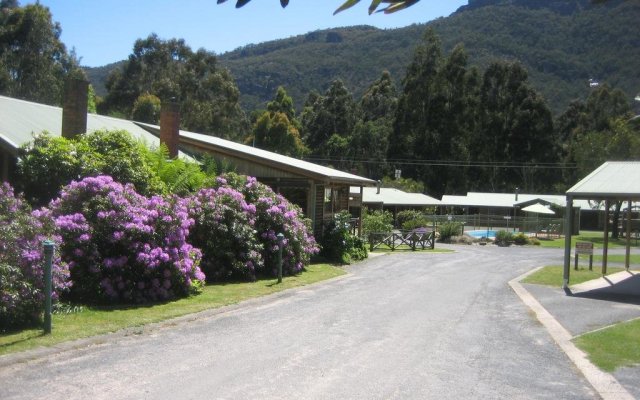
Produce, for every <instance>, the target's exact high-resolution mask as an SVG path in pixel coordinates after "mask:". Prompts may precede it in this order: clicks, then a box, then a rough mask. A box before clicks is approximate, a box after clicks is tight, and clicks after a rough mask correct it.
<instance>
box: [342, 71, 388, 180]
mask: <svg viewBox="0 0 640 400" xmlns="http://www.w3.org/2000/svg"><path fill="white" fill-rule="evenodd" d="M397 104H398V95H397V92H396V88H395V85H394V83H393V80H392V79H391V75H390V74H389V72H388V71H384V72H383V73H382V76H381V77H380V78H379V79H378V80H376V81H375V82H373V83H372V84H371V86H369V88H368V89H367V91H366V92H365V93H364V95H363V96H362V99H361V100H360V105H359V106H360V107H359V112H360V119H359V120H358V121H357V122H356V125H355V127H354V129H353V132H352V134H351V138H350V141H349V142H350V143H349V149H348V155H349V157H350V158H351V159H352V160H354V161H355V165H354V166H355V167H356V168H357V169H358V171H359V172H360V173H361V174H362V175H364V176H368V177H372V178H377V179H379V178H382V177H383V176H384V173H385V169H386V167H387V165H386V162H385V161H386V158H387V152H388V148H389V136H390V135H391V132H392V129H393V117H394V116H395V111H396V107H397Z"/></svg>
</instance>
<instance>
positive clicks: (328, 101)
mask: <svg viewBox="0 0 640 400" xmlns="http://www.w3.org/2000/svg"><path fill="white" fill-rule="evenodd" d="M313 100H315V101H314V102H313V104H310V105H308V106H307V107H305V110H304V111H303V114H302V115H301V120H302V124H303V125H302V129H303V140H304V143H305V145H306V146H307V147H308V148H309V149H310V151H311V155H312V156H314V157H323V158H332V157H334V156H338V158H340V159H344V158H346V155H347V150H348V138H349V137H350V135H351V132H352V131H353V127H354V126H355V123H356V109H357V105H356V103H355V101H354V100H353V96H352V95H351V92H349V90H348V89H347V88H346V87H345V85H344V83H343V82H342V81H341V80H339V79H338V80H335V81H333V82H332V83H331V86H330V87H329V88H328V89H327V91H326V92H325V94H324V95H321V96H317V97H315V96H314V97H313ZM334 161H335V160H334Z"/></svg>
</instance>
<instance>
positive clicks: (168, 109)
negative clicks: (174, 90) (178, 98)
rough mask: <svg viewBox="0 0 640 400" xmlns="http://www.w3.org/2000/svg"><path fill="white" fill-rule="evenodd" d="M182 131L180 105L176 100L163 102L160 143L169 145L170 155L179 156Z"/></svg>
mask: <svg viewBox="0 0 640 400" xmlns="http://www.w3.org/2000/svg"><path fill="white" fill-rule="evenodd" d="M179 131H180V105H179V104H178V103H176V102H174V101H168V102H163V103H162V106H161V108H160V144H163V143H164V145H165V146H167V149H169V157H170V158H176V157H178V144H179V140H180V139H179V136H178V135H179Z"/></svg>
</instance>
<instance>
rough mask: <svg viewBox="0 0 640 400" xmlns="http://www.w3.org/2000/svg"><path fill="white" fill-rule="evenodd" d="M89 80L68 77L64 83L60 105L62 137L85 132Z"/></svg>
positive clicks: (72, 136)
mask: <svg viewBox="0 0 640 400" xmlns="http://www.w3.org/2000/svg"><path fill="white" fill-rule="evenodd" d="M88 99H89V82H87V81H85V80H84V79H77V78H72V79H68V80H67V81H66V82H65V84H64V104H63V107H62V137H65V138H68V139H71V138H74V137H76V136H78V135H80V134H83V133H86V132H87V101H88Z"/></svg>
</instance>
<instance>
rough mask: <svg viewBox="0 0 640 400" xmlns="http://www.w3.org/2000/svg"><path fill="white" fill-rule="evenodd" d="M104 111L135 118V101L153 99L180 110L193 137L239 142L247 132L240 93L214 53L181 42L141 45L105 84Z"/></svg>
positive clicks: (154, 41) (151, 40)
mask: <svg viewBox="0 0 640 400" xmlns="http://www.w3.org/2000/svg"><path fill="white" fill-rule="evenodd" d="M106 87H107V90H108V94H107V96H106V98H105V104H104V110H103V111H107V112H113V111H119V112H122V113H124V114H126V115H130V114H131V111H132V109H133V107H134V103H135V101H136V99H138V97H139V96H140V95H142V94H145V93H150V94H153V95H154V96H157V97H158V98H159V99H161V100H162V101H168V100H170V99H175V100H176V101H178V102H180V104H181V110H180V112H181V126H182V128H184V129H187V130H191V131H194V132H200V133H208V134H215V135H216V136H220V137H223V138H227V139H239V138H240V137H241V136H242V134H243V132H244V131H246V129H247V121H246V117H245V115H244V112H243V111H242V109H241V108H240V104H239V96H240V93H239V91H238V88H237V87H236V85H235V82H234V81H233V78H232V77H231V75H230V74H229V72H228V71H227V70H226V69H224V68H221V67H219V66H218V61H217V59H216V57H215V55H214V54H213V53H210V52H207V51H205V50H204V49H199V50H198V51H196V52H193V51H192V50H191V48H190V47H189V46H187V45H186V44H185V42H184V40H182V39H171V40H167V41H165V40H161V39H159V38H158V36H157V35H155V34H152V35H150V36H149V37H147V38H146V39H138V40H137V41H136V42H135V44H134V47H133V53H132V54H131V55H130V56H129V60H128V61H127V62H126V63H125V64H124V66H123V68H122V69H121V70H120V69H117V70H114V71H113V72H112V73H111V74H110V75H109V78H108V80H107V83H106Z"/></svg>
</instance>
